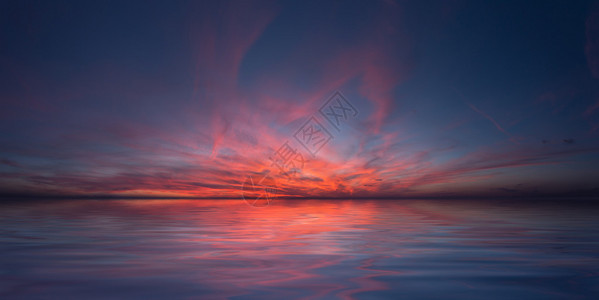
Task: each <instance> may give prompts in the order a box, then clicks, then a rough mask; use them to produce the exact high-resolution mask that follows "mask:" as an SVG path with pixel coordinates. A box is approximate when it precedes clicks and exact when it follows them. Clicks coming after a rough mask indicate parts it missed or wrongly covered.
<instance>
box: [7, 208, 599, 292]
mask: <svg viewBox="0 0 599 300" xmlns="http://www.w3.org/2000/svg"><path fill="white" fill-rule="evenodd" d="M598 225H599V206H596V205H591V204H589V203H583V202H576V203H574V204H572V202H569V204H563V202H562V203H561V204H560V203H555V202H553V203H546V202H529V201H510V202H504V201H482V200H481V201H456V200H436V201H432V200H414V201H406V200H401V201H390V200H376V201H364V200H353V201H342V200H326V201H323V200H309V201H308V200H306V201H303V200H302V201H299V200H287V201H283V200H279V201H277V202H275V203H273V204H272V205H270V206H268V207H264V208H254V207H250V206H248V205H246V204H245V203H244V202H243V201H233V200H199V201H198V200H65V201H54V200H48V201H20V202H4V203H0V232H1V235H0V239H1V240H0V298H2V299H50V298H53V299H123V298H142V299H277V300H280V299H439V298H442V299H468V298H480V299H525V298H526V299H599V226H598Z"/></svg>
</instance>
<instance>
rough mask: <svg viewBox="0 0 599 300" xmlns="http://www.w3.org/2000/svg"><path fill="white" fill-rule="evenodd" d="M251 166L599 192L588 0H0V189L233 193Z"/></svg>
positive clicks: (330, 192) (595, 44) (330, 182)
mask: <svg viewBox="0 0 599 300" xmlns="http://www.w3.org/2000/svg"><path fill="white" fill-rule="evenodd" d="M337 91H338V92H340V93H341V95H342V96H343V97H344V98H345V100H347V103H349V104H350V105H351V106H353V108H354V109H355V113H354V111H351V113H348V114H347V116H346V118H344V119H343V120H342V122H340V123H339V124H340V125H339V126H338V127H335V126H333V124H332V123H331V122H329V121H328V120H327V119H326V118H325V117H324V116H323V114H321V112H320V111H319V110H320V109H321V107H323V105H325V104H326V102H327V100H329V98H330V97H331V96H334V95H335V93H336V92H337ZM348 112H349V111H348ZM311 120H312V121H311ZM314 121H316V122H317V124H320V125H321V127H324V130H326V131H327V132H328V133H329V134H330V138H331V139H330V140H327V141H325V142H322V148H320V149H319V151H316V153H315V154H314V155H313V154H312V153H310V152H309V151H308V149H306V147H304V146H303V145H301V144H300V142H299V141H298V139H296V136H297V133H298V130H300V129H301V128H303V126H304V125H305V124H311V123H310V122H314ZM299 133H300V136H301V133H302V132H299ZM286 142H287V145H288V146H290V147H291V149H294V150H295V151H297V153H299V154H301V155H302V157H303V158H304V159H305V161H304V163H303V167H301V168H299V167H298V168H295V169H294V170H293V171H294V173H293V174H292V175H291V176H285V174H280V172H279V169H278V168H277V166H276V165H275V164H273V161H272V160H271V158H272V157H274V156H276V154H277V150H279V149H281V148H280V147H282V146H283V145H284V144H285V143H286ZM267 173H268V174H270V175H272V178H273V179H274V182H276V186H277V189H278V190H279V192H278V193H279V195H280V196H289V197H339V198H345V197H390V198H392V197H450V196H451V197H462V196H464V197H466V196H474V197H478V196H481V197H482V196H494V197H495V196H500V197H503V196H507V197H511V196H542V195H555V196H580V195H587V196H588V195H599V179H598V178H599V3H598V2H593V1H392V0H387V1H279V2H270V1H238V2H237V1H204V2H201V1H90V2H88V3H80V2H79V1H3V2H1V3H0V194H2V195H72V196H81V195H83V196H97V195H114V196H160V197H170V196H179V197H231V198H237V197H240V195H241V189H242V185H243V184H244V182H247V181H246V180H247V178H248V177H249V176H252V177H253V178H256V177H260V176H264V174H267Z"/></svg>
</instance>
